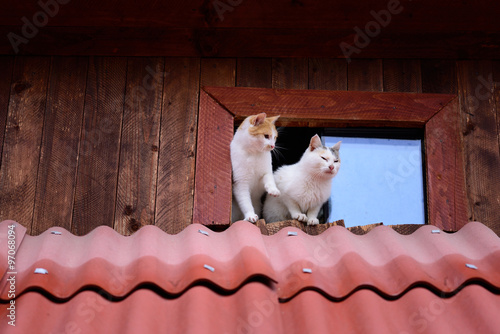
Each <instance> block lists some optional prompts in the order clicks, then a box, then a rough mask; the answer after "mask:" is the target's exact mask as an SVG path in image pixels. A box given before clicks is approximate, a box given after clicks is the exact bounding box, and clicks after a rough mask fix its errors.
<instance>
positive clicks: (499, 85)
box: [493, 60, 500, 235]
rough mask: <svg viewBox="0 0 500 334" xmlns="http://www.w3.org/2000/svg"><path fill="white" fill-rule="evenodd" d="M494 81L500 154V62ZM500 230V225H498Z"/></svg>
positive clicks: (499, 232)
mask: <svg viewBox="0 0 500 334" xmlns="http://www.w3.org/2000/svg"><path fill="white" fill-rule="evenodd" d="M493 80H494V81H495V84H494V86H493V89H494V90H495V107H496V110H497V137H498V150H499V153H500V61H499V60H495V61H493ZM498 225H499V226H498V228H499V229H500V223H499V224H498ZM497 234H498V235H500V230H497Z"/></svg>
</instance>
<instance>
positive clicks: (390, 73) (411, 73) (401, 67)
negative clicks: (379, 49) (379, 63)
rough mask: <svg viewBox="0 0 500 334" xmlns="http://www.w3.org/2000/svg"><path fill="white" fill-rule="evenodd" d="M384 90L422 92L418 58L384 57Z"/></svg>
mask: <svg viewBox="0 0 500 334" xmlns="http://www.w3.org/2000/svg"><path fill="white" fill-rule="evenodd" d="M383 66H384V78H383V80H384V92H408V93H422V76H421V74H420V61H419V60H406V59H405V60H401V59H384V64H383Z"/></svg>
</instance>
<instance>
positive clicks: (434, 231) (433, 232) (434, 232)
mask: <svg viewBox="0 0 500 334" xmlns="http://www.w3.org/2000/svg"><path fill="white" fill-rule="evenodd" d="M431 233H432V234H436V233H441V231H440V230H432V231H431Z"/></svg>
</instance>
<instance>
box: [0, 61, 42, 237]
mask: <svg viewBox="0 0 500 334" xmlns="http://www.w3.org/2000/svg"><path fill="white" fill-rule="evenodd" d="M49 72H50V58H48V57H25V58H24V57H23V58H17V59H16V61H15V65H14V74H13V76H12V84H11V91H10V101H9V111H8V115H7V123H6V125H5V139H4V143H3V147H4V148H3V152H2V166H1V168H0V220H4V219H12V220H15V221H17V222H19V223H20V224H21V225H23V226H24V227H26V228H27V230H28V233H31V224H32V221H33V208H34V205H35V193H36V181H37V173H38V165H39V162H40V143H41V141H42V129H43V119H44V113H45V104H46V101H47V86H48V85H47V83H48V80H49Z"/></svg>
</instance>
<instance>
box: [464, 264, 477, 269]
mask: <svg viewBox="0 0 500 334" xmlns="http://www.w3.org/2000/svg"><path fill="white" fill-rule="evenodd" d="M465 266H466V267H467V268H471V269H475V270H477V267H476V266H475V265H473V264H469V263H466V264H465Z"/></svg>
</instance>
